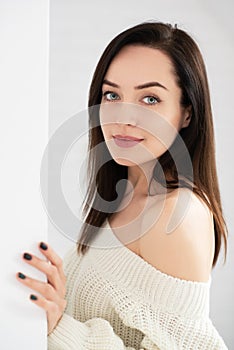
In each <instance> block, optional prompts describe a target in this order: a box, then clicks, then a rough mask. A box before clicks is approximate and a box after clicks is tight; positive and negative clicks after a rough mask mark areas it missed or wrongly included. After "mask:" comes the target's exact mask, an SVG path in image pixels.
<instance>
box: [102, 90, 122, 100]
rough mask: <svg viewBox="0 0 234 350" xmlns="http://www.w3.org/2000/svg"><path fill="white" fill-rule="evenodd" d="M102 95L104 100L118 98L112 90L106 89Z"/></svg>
mask: <svg viewBox="0 0 234 350" xmlns="http://www.w3.org/2000/svg"><path fill="white" fill-rule="evenodd" d="M102 96H103V98H104V100H106V101H115V100H117V99H118V95H117V94H116V93H115V92H112V91H106V92H104V93H103V94H102Z"/></svg>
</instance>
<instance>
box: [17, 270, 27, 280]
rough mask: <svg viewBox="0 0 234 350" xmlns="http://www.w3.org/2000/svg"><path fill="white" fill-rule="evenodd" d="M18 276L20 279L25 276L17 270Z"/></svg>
mask: <svg viewBox="0 0 234 350" xmlns="http://www.w3.org/2000/svg"><path fill="white" fill-rule="evenodd" d="M18 277H19V278H21V279H22V280H24V279H25V278H26V276H25V275H24V274H23V273H21V272H18Z"/></svg>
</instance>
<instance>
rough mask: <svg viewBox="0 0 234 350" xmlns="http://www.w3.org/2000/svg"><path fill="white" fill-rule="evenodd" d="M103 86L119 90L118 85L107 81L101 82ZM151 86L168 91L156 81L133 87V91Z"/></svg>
mask: <svg viewBox="0 0 234 350" xmlns="http://www.w3.org/2000/svg"><path fill="white" fill-rule="evenodd" d="M103 84H106V85H110V86H113V87H115V88H120V86H119V85H117V84H115V83H112V82H111V81H109V80H107V79H104V80H103ZM151 86H157V87H161V88H163V89H165V90H167V91H168V89H167V88H166V87H165V86H163V85H162V84H160V83H159V82H157V81H150V82H148V83H144V84H141V85H138V86H135V87H134V89H135V90H140V89H145V88H148V87H151Z"/></svg>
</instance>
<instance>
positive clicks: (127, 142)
mask: <svg viewBox="0 0 234 350" xmlns="http://www.w3.org/2000/svg"><path fill="white" fill-rule="evenodd" d="M113 138H114V141H115V143H116V145H117V146H119V147H124V148H128V147H133V146H135V145H137V144H138V143H140V142H141V141H143V140H144V139H139V138H136V137H133V136H123V135H113Z"/></svg>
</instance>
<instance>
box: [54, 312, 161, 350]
mask: <svg viewBox="0 0 234 350" xmlns="http://www.w3.org/2000/svg"><path fill="white" fill-rule="evenodd" d="M147 343H148V344H147ZM145 346H146V347H144V348H140V349H139V350H158V347H156V346H155V345H154V344H153V343H152V342H151V343H150V342H148V341H147V340H146V345H145ZM83 349H84V350H110V349H111V350H135V349H134V348H132V347H125V345H124V343H123V340H122V339H121V338H120V337H119V336H117V334H115V333H114V331H113V328H112V326H111V325H110V323H109V322H108V321H107V320H105V319H103V318H92V319H90V320H88V321H86V322H84V323H82V322H80V321H78V320H75V319H74V318H73V317H71V316H70V315H68V314H63V316H62V318H61V320H60V322H59V324H58V325H57V327H56V328H55V329H54V331H53V332H52V333H51V334H50V335H49V336H48V350H83Z"/></svg>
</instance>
